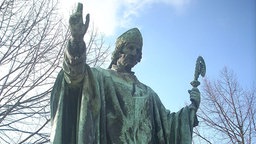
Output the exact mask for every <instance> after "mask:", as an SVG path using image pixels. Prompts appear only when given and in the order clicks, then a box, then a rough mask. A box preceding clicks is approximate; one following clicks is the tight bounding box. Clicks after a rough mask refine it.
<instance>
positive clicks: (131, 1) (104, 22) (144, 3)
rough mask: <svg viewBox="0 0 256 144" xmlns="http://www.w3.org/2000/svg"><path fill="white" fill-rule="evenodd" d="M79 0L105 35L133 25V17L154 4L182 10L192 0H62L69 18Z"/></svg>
mask: <svg viewBox="0 0 256 144" xmlns="http://www.w3.org/2000/svg"><path fill="white" fill-rule="evenodd" d="M77 2H81V3H83V4H84V14H86V13H90V16H91V23H90V24H93V25H94V27H95V28H97V29H98V31H99V32H102V33H104V34H105V35H113V34H114V33H115V29H116V28H118V27H129V26H130V25H132V19H133V17H136V16H139V14H140V12H142V11H144V10H145V9H146V8H147V7H149V6H153V4H156V3H163V4H168V5H170V6H171V7H172V8H174V9H175V10H178V11H180V10H182V9H184V7H186V5H188V4H189V3H190V2H191V0H73V1H72V2H70V0H62V1H60V3H61V5H62V13H63V15H64V16H67V19H68V17H69V15H70V13H71V11H72V9H74V8H75V5H76V4H77Z"/></svg>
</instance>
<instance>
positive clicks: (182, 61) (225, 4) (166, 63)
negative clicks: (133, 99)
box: [63, 0, 256, 111]
mask: <svg viewBox="0 0 256 144" xmlns="http://www.w3.org/2000/svg"><path fill="white" fill-rule="evenodd" d="M79 2H82V3H83V4H84V13H90V14H91V19H92V20H91V24H93V25H94V26H96V27H97V28H98V29H99V31H100V32H102V33H103V34H105V38H106V40H107V42H109V44H111V45H113V47H112V49H114V43H115V40H116V38H117V37H118V36H119V35H121V34H122V33H123V32H125V31H126V30H128V29H130V28H133V27H138V28H139V29H140V31H141V33H142V36H143V56H142V61H141V62H140V63H139V64H138V65H137V66H136V67H135V68H134V71H135V74H136V76H137V77H138V79H139V80H140V81H141V82H142V83H144V84H146V85H148V86H150V87H151V88H152V89H154V90H155V91H156V92H157V93H158V95H159V97H160V99H161V100H162V102H163V104H164V105H165V107H166V108H168V109H170V110H171V111H178V110H179V109H180V108H182V107H183V106H185V104H189V103H190V102H189V95H188V93H187V90H188V89H191V86H190V84H189V83H190V81H192V80H193V75H194V68H195V61H196V59H197V57H198V56H199V55H201V56H203V57H204V60H205V62H206V66H207V72H206V76H207V77H208V78H210V79H216V78H218V76H219V72H220V71H221V70H222V69H223V68H224V67H225V66H226V67H228V68H230V69H232V70H233V71H234V72H235V73H236V75H237V78H238V80H239V81H240V82H241V84H242V86H244V87H250V86H252V84H253V83H255V82H256V1H254V0H243V1H241V0H215V1H210V0H157V1H156V0H123V1H118V0H84V1H82V0H80V1H79ZM64 4H66V5H64ZM63 8H64V9H65V11H67V10H66V8H72V7H71V3H68V1H67V0H66V1H63ZM64 15H69V14H66V13H64ZM200 80H201V81H202V79H201V78H200ZM199 89H200V86H199Z"/></svg>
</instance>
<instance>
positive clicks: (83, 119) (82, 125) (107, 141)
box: [51, 65, 197, 144]
mask: <svg viewBox="0 0 256 144" xmlns="http://www.w3.org/2000/svg"><path fill="white" fill-rule="evenodd" d="M84 69H85V71H84V73H83V76H82V78H81V79H82V81H80V82H78V83H77V84H72V83H70V80H69V79H68V77H67V76H66V75H65V72H64V71H63V70H61V71H60V72H59V74H58V77H57V79H56V81H55V84H54V87H53V90H52V94H51V126H52V128H51V143H54V144H75V143H78V144H190V143H192V128H193V126H194V125H196V123H197V120H195V123H194V124H192V123H191V119H190V111H191V109H190V107H189V106H186V107H184V108H182V109H181V110H180V111H178V112H176V113H174V112H173V113H171V112H170V111H169V110H167V109H166V108H165V107H164V106H163V104H162V103H161V101H160V99H159V97H158V95H157V94H156V93H155V92H154V91H153V90H152V89H151V88H150V87H148V86H146V85H144V84H142V83H141V82H139V81H138V79H137V78H136V76H135V75H134V74H131V73H121V72H116V71H114V70H110V69H107V70H106V69H101V68H90V67H89V66H87V65H85V68H84ZM193 121H194V120H193Z"/></svg>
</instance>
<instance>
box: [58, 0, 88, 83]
mask: <svg viewBox="0 0 256 144" xmlns="http://www.w3.org/2000/svg"><path fill="white" fill-rule="evenodd" d="M89 21H90V16H89V14H87V16H86V21H85V23H84V22H83V5H82V4H81V3H78V6H77V10H76V12H75V13H73V14H72V15H71V16H70V19H69V28H70V32H71V38H70V39H69V40H68V44H67V47H66V49H65V51H64V62H63V70H64V72H65V73H64V77H65V80H66V82H67V83H69V84H77V83H79V82H80V81H82V80H83V78H84V72H85V67H86V66H85V64H86V44H85V42H84V35H85V33H86V31H87V28H88V26H89Z"/></svg>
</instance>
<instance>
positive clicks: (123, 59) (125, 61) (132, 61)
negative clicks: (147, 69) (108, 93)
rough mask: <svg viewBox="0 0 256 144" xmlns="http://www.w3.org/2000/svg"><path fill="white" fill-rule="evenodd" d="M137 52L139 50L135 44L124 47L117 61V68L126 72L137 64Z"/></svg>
mask: <svg viewBox="0 0 256 144" xmlns="http://www.w3.org/2000/svg"><path fill="white" fill-rule="evenodd" d="M139 51H141V48H140V47H139V46H138V45H136V44H133V43H129V44H127V45H125V46H124V48H123V50H122V52H121V55H120V57H119V59H118V60H117V66H118V67H120V68H123V69H125V70H127V71H129V70H131V68H132V67H134V66H135V65H136V64H137V63H138V61H137V60H138V57H139Z"/></svg>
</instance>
